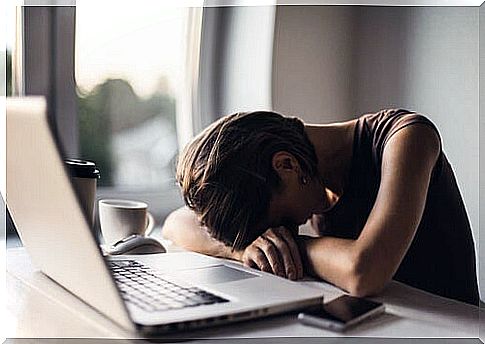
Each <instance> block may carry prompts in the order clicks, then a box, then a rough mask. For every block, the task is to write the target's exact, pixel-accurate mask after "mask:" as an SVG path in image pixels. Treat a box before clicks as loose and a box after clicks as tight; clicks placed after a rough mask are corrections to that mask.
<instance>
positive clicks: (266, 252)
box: [239, 227, 303, 280]
mask: <svg viewBox="0 0 485 344" xmlns="http://www.w3.org/2000/svg"><path fill="white" fill-rule="evenodd" d="M239 260H241V261H242V262H243V263H244V265H246V266H249V267H252V268H257V269H260V270H262V271H266V272H270V273H273V274H275V275H278V276H280V277H286V278H289V279H291V280H296V279H301V278H302V277H303V266H302V261H301V257H300V251H299V249H298V246H297V244H296V242H295V239H294V238H293V235H292V234H291V232H290V231H289V230H288V229H287V228H285V227H279V228H270V229H268V230H267V231H266V232H264V233H263V234H262V235H261V236H260V237H258V238H257V239H256V240H254V241H253V242H252V243H251V245H249V246H248V247H246V249H245V250H244V251H243V252H241V255H240V259H239Z"/></svg>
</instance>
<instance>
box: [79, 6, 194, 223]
mask: <svg viewBox="0 0 485 344" xmlns="http://www.w3.org/2000/svg"><path fill="white" fill-rule="evenodd" d="M191 11H193V9H189V8H187V7H176V6H167V5H164V4H157V3H156V2H150V3H148V2H147V3H146V4H145V6H144V5H143V3H142V4H140V3H137V4H136V6H134V5H126V4H121V5H120V4H116V5H115V6H114V5H113V4H112V3H110V2H101V3H100V2H79V3H78V5H77V6H76V30H75V32H76V34H75V78H76V90H77V105H78V133H79V155H80V157H82V158H84V159H88V160H93V161H95V162H96V164H97V165H98V167H99V169H100V172H101V178H100V180H99V182H98V197H99V198H106V197H110V198H111V197H115V198H130V199H133V198H134V199H138V200H142V201H146V202H148V203H149V205H150V209H151V211H152V212H153V213H154V214H155V215H156V216H157V217H158V218H163V217H164V216H166V215H167V214H168V212H170V211H171V210H173V209H175V208H177V207H179V206H180V205H182V201H181V198H180V195H179V191H178V188H177V187H176V185H175V178H174V171H175V161H176V156H177V153H178V147H179V145H178V142H179V140H178V139H177V122H179V121H177V116H181V114H180V109H182V108H183V106H184V105H183V102H190V101H191V100H190V99H187V97H189V96H187V94H189V93H188V92H186V91H187V90H186V89H185V78H186V73H187V69H188V68H189V67H190V66H187V65H186V61H188V60H189V59H187V49H188V47H189V48H190V46H189V45H190V44H189V43H190V42H191V37H189V35H190V34H194V31H193V30H188V27H189V24H190V23H189V20H193V16H191V13H190V12H191ZM195 34H197V33H195Z"/></svg>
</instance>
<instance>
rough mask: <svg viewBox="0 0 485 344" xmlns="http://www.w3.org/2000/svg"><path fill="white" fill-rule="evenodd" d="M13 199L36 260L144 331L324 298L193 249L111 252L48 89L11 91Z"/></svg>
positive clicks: (191, 325) (92, 302)
mask: <svg viewBox="0 0 485 344" xmlns="http://www.w3.org/2000/svg"><path fill="white" fill-rule="evenodd" d="M6 198H7V205H8V207H9V210H10V212H11V215H12V217H13V220H14V223H15V225H16V227H17V230H18V231H19V235H20V237H21V239H22V242H23V244H24V245H25V247H26V248H27V251H28V252H29V254H30V256H31V259H32V261H33V263H34V264H35V265H36V266H37V267H38V268H39V269H40V270H41V271H42V272H43V273H45V274H46V275H48V276H49V277H50V278H51V279H53V280H54V281H56V282H57V283H59V284H60V285H62V286H63V287H65V288H66V289H68V290H69V291H71V292H72V293H73V294H75V295H76V296H77V297H79V298H80V299H82V300H83V301H84V302H86V303H88V304H89V305H90V306H92V307H94V308H95V309H97V310H98V311H100V312H102V313H104V314H105V315H106V316H107V317H109V318H111V319H112V320H113V321H115V322H116V323H118V324H119V325H121V326H122V327H124V328H126V329H129V330H133V331H138V332H139V333H141V334H142V335H144V336H153V335H156V334H160V333H165V332H171V331H178V330H186V329H192V328H198V327H206V326H212V325H216V324H222V323H227V322H232V321H240V320H245V319H251V318H255V317H261V316H267V315H270V314H276V313H281V312H286V311H291V310H296V309H300V308H304V307H306V306H311V305H316V304H319V303H321V302H322V299H323V295H322V291H321V290H317V289H313V288H310V287H307V286H304V285H301V284H298V283H296V282H292V281H289V280H286V279H283V278H280V277H276V276H274V275H271V274H268V273H264V272H261V271H257V270H253V269H250V268H246V267H244V266H242V265H240V264H237V263H232V262H230V261H227V260H222V259H217V258H213V257H208V256H205V255H200V254H196V253H192V252H180V253H164V254H152V255H138V256H135V255H131V256H117V257H112V258H106V257H103V255H102V251H101V249H100V247H99V243H98V242H97V241H96V239H95V237H94V235H93V233H92V231H91V230H90V227H89V225H88V221H87V220H86V218H85V214H84V213H83V211H82V209H81V207H80V205H79V204H78V201H77V196H76V194H75V192H74V190H73V188H72V186H71V184H70V181H69V178H68V176H67V174H66V172H65V170H64V164H63V162H62V159H61V157H60V154H59V149H58V146H57V145H56V141H55V140H54V139H53V135H52V134H51V130H50V128H49V125H48V121H47V115H46V104H45V101H44V100H43V98H19V99H8V100H7V193H6Z"/></svg>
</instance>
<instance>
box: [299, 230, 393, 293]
mask: <svg viewBox="0 0 485 344" xmlns="http://www.w3.org/2000/svg"><path fill="white" fill-rule="evenodd" d="M299 241H300V250H301V251H302V254H303V257H304V259H305V267H306V268H307V269H308V272H309V273H311V274H314V275H316V276H318V277H320V278H322V279H324V280H326V281H329V282H331V283H332V284H334V285H336V286H338V287H340V288H342V289H344V290H346V291H347V292H349V293H350V294H353V295H356V296H366V295H369V294H373V293H375V292H377V291H379V290H380V289H381V288H382V286H383V285H384V283H385V281H379V280H377V279H375V278H374V277H375V276H373V274H371V273H370V272H369V271H367V270H368V269H367V268H365V267H366V266H367V264H364V263H363V259H364V258H363V255H362V253H361V252H360V250H359V247H358V241H357V240H349V239H340V238H334V237H320V238H310V237H300V240H299Z"/></svg>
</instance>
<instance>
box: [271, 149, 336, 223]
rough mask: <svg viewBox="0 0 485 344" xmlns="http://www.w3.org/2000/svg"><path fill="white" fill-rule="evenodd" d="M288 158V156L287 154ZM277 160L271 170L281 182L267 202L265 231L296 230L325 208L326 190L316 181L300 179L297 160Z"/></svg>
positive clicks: (326, 205) (326, 203)
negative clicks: (273, 170)
mask: <svg viewBox="0 0 485 344" xmlns="http://www.w3.org/2000/svg"><path fill="white" fill-rule="evenodd" d="M286 154H288V153H286ZM289 156H290V158H289V160H286V161H285V160H284V159H285V158H286V159H288V157H285V156H280V157H278V156H276V158H277V159H278V158H280V159H282V160H279V161H278V160H277V161H275V160H273V166H274V167H275V170H276V172H277V173H278V175H279V176H280V179H281V187H280V188H279V190H278V191H276V192H274V193H273V195H272V198H271V201H270V205H269V211H268V214H267V219H266V221H265V225H266V227H267V228H277V227H280V226H285V227H287V228H288V229H293V230H296V229H297V228H298V226H300V225H302V224H304V223H305V222H306V221H307V220H308V219H309V218H310V217H311V216H312V215H313V214H321V213H323V212H324V211H325V209H326V208H327V207H328V200H327V196H326V192H325V188H324V187H323V185H322V184H321V183H320V181H319V180H318V178H313V179H309V178H307V177H306V178H304V177H302V173H301V169H300V167H299V164H298V163H297V162H296V159H294V158H292V156H291V155H289Z"/></svg>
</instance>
